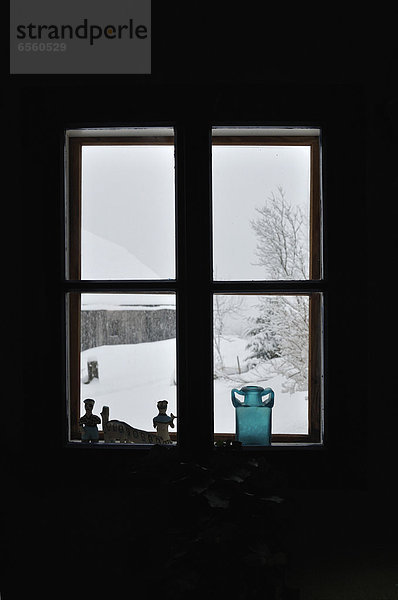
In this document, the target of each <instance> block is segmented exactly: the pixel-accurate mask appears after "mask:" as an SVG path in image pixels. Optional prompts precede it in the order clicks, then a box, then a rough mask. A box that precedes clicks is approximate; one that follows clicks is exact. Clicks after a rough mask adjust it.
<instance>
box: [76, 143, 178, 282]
mask: <svg viewBox="0 0 398 600" xmlns="http://www.w3.org/2000/svg"><path fill="white" fill-rule="evenodd" d="M174 205H175V202H174V146H173V145H158V146H154V145H152V146H150V145H148V146H142V145H134V146H83V148H82V249H81V256H82V262H81V274H82V279H159V278H160V279H174V278H175V256H174V254H175V209H174Z"/></svg>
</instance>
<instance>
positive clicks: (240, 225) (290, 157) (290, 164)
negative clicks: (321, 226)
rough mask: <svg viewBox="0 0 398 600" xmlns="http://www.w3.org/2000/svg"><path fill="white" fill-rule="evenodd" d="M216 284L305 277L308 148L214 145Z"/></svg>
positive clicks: (308, 217) (306, 263)
mask: <svg viewBox="0 0 398 600" xmlns="http://www.w3.org/2000/svg"><path fill="white" fill-rule="evenodd" d="M212 156H213V158H212V161H213V174H212V182H213V273H214V279H215V280H242V281H247V280H261V279H268V280H293V279H308V277H309V248H310V244H309V235H310V228H309V222H310V147H309V146H304V145H303V146H264V145H262V146H260V145H257V146H256V145H255V142H253V145H250V146H248V145H241V146H238V145H213V148H212Z"/></svg>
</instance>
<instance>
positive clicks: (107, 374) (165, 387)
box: [81, 336, 308, 433]
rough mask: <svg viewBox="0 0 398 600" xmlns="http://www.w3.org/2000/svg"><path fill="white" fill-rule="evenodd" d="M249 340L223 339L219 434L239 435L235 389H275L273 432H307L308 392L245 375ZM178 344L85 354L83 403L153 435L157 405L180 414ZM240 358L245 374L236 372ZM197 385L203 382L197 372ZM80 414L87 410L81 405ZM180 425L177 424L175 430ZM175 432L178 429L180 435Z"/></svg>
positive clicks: (276, 379)
mask: <svg viewBox="0 0 398 600" xmlns="http://www.w3.org/2000/svg"><path fill="white" fill-rule="evenodd" d="M246 343H247V342H246V340H245V339H242V338H240V337H237V336H229V337H228V338H227V339H225V340H222V354H223V358H224V365H225V367H226V371H227V374H226V377H223V378H218V379H215V380H214V404H215V431H216V432H219V433H228V432H231V433H233V432H234V431H235V411H234V408H233V406H232V403H231V389H232V388H234V387H235V388H238V389H240V388H241V387H243V386H244V385H248V384H252V385H259V386H262V387H271V388H272V389H273V390H274V392H275V406H274V408H273V411H272V423H273V427H272V431H273V433H307V411H308V402H307V399H306V396H307V394H306V393H305V392H298V393H296V394H289V393H283V392H282V384H283V379H282V377H280V376H276V377H275V376H274V377H272V378H270V377H268V378H264V374H261V373H259V372H258V371H246V372H244V370H245V364H244V363H245V361H244V357H245V346H246ZM175 355H176V341H175V339H171V340H164V341H160V342H151V343H145V344H133V345H115V346H101V347H98V348H93V349H90V350H85V351H84V352H82V354H81V366H82V369H81V375H82V384H81V399H82V401H83V400H84V398H90V397H91V398H94V400H95V402H96V404H95V408H94V413H95V414H99V413H100V412H101V410H102V407H103V406H109V408H110V418H111V419H119V420H121V421H126V422H127V423H129V424H130V425H133V426H134V427H137V428H139V429H144V430H147V431H151V430H152V431H153V426H152V419H153V417H154V416H156V414H157V408H156V403H157V402H158V400H161V399H166V400H168V402H169V405H168V414H170V413H171V412H172V413H173V414H174V415H178V412H177V406H176V386H175V384H174V382H175V364H176V361H175ZM237 356H239V362H240V366H241V370H242V371H243V372H242V373H241V374H239V373H238V362H237V358H236V357H237ZM91 360H97V361H98V370H99V379H93V380H92V381H91V382H90V383H88V384H85V383H83V381H84V380H86V378H87V362H88V361H91ZM197 379H198V384H199V383H200V380H201V375H200V373H197ZM81 412H82V414H84V407H83V402H82V409H81ZM177 426H178V419H177V424H176V429H177ZM176 429H175V430H176Z"/></svg>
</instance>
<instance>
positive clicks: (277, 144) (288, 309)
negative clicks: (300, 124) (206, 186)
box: [212, 128, 323, 442]
mask: <svg viewBox="0 0 398 600" xmlns="http://www.w3.org/2000/svg"><path fill="white" fill-rule="evenodd" d="M212 133H213V135H212V215H213V223H212V224H213V236H212V239H213V293H214V300H213V306H214V308H213V322H214V326H213V327H214V332H213V339H214V408H215V432H216V433H218V434H219V435H220V434H224V435H225V434H227V435H226V436H225V437H229V436H231V435H232V436H233V432H234V431H235V422H234V415H233V414H231V411H230V403H231V401H230V398H229V395H228V390H229V389H230V388H231V387H232V388H240V387H243V386H245V385H253V384H254V385H258V386H261V387H264V388H266V387H271V389H272V390H273V391H274V393H275V398H276V400H275V404H274V407H273V411H272V421H273V429H272V430H273V440H274V441H278V440H280V441H287V440H291V441H294V442H299V441H313V442H319V441H320V434H321V432H320V413H319V411H320V408H321V394H322V357H321V348H322V344H321V338H322V304H323V296H322V289H323V285H322V281H321V277H322V272H321V271H322V270H321V267H322V258H321V204H320V202H321V199H320V146H319V135H314V131H313V130H310V129H307V130H301V131H299V130H296V131H295V132H293V133H294V134H295V135H292V134H290V135H283V136H282V135H280V134H281V133H284V134H285V133H286V132H285V131H282V132H281V131H279V132H273V133H274V135H272V132H269V131H267V130H261V129H259V128H255V129H247V130H246V131H245V130H242V129H234V128H229V129H225V128H213V132H212ZM317 133H318V132H317V131H315V134H317ZM275 134H277V135H275Z"/></svg>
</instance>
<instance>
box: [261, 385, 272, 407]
mask: <svg viewBox="0 0 398 600" xmlns="http://www.w3.org/2000/svg"><path fill="white" fill-rule="evenodd" d="M263 396H269V398H266V399H265V400H262V403H263V406H268V407H269V408H272V407H273V406H274V396H275V394H274V390H272V389H271V388H265V389H264V390H263V391H262V392H261V399H262V397H263Z"/></svg>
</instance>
